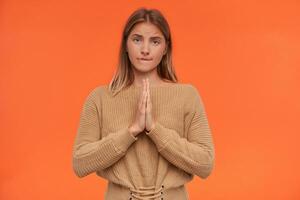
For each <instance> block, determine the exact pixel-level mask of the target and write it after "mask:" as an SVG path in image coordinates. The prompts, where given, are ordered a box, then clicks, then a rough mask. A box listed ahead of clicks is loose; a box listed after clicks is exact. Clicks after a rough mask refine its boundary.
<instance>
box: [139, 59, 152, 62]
mask: <svg viewBox="0 0 300 200" xmlns="http://www.w3.org/2000/svg"><path fill="white" fill-rule="evenodd" d="M139 60H140V61H141V62H150V61H152V60H142V59H139Z"/></svg>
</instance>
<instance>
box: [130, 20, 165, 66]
mask: <svg viewBox="0 0 300 200" xmlns="http://www.w3.org/2000/svg"><path fill="white" fill-rule="evenodd" d="M165 50H166V41H165V39H164V36H163V34H162V32H161V31H160V30H159V28H157V27H156V26H155V25H154V24H151V23H147V22H142V23H138V24H136V25H135V26H134V27H133V29H132V31H131V33H130V34H129V36H128V39H127V52H128V56H129V60H130V62H131V64H132V65H133V67H134V68H135V69H136V70H138V71H142V72H147V71H150V70H153V69H155V68H156V67H157V65H158V64H159V63H160V61H161V59H162V57H163V55H164V54H165V53H166V51H165ZM144 59H145V60H144Z"/></svg>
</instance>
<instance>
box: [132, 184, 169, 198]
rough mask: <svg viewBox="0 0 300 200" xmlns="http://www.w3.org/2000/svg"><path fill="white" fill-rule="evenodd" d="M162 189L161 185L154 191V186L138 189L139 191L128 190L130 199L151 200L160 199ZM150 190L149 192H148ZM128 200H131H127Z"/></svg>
mask: <svg viewBox="0 0 300 200" xmlns="http://www.w3.org/2000/svg"><path fill="white" fill-rule="evenodd" d="M163 188H164V185H162V186H161V187H160V188H159V189H155V186H149V187H139V189H137V190H136V189H134V188H130V194H131V196H132V197H134V198H135V199H138V200H150V199H153V198H161V199H163V198H162V196H163V191H162V190H163ZM149 190H150V191H149ZM129 199H130V200H131V199H133V198H129Z"/></svg>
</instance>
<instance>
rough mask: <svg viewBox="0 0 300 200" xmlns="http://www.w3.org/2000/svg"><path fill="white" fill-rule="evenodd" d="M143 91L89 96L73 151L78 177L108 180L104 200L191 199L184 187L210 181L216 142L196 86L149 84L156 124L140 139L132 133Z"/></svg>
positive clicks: (104, 89)
mask: <svg viewBox="0 0 300 200" xmlns="http://www.w3.org/2000/svg"><path fill="white" fill-rule="evenodd" d="M141 92H142V87H137V86H133V85H132V86H130V87H129V88H126V89H123V90H122V91H121V92H120V93H118V94H117V95H116V96H114V97H113V96H112V95H111V94H110V93H109V91H108V85H101V86H97V87H95V88H94V89H92V90H91V91H90V93H89V94H88V95H87V97H86V99H85V101H84V104H83V108H82V111H81V114H80V122H79V126H78V131H77V135H76V138H75V143H74V147H73V169H74V172H75V174H76V175H77V176H78V177H85V176H87V175H89V174H91V173H93V172H96V174H97V175H98V176H100V177H103V178H105V179H107V180H108V186H107V189H106V192H105V195H104V199H105V200H125V199H126V200H127V199H165V200H171V199H172V200H177V199H178V200H187V199H189V197H188V194H187V190H186V187H185V183H187V182H189V181H191V180H192V179H193V176H194V175H197V176H199V177H201V178H203V179H205V178H207V177H208V176H209V175H210V173H211V171H212V169H213V166H214V158H215V151H214V145H213V138H212V134H211V131H210V127H209V124H208V120H207V117H206V113H205V109H204V104H203V101H202V99H201V96H200V95H199V93H198V90H197V89H196V87H194V86H193V85H191V84H187V83H176V84H174V83H169V84H167V85H159V86H150V96H151V102H152V114H153V116H154V118H155V121H156V126H155V128H154V129H152V130H151V131H150V132H149V133H147V132H142V133H140V134H139V135H137V137H135V136H133V135H131V134H130V133H129V131H128V127H129V125H131V124H132V122H133V120H134V119H135V112H136V109H137V105H138V101H139V98H140V93H141Z"/></svg>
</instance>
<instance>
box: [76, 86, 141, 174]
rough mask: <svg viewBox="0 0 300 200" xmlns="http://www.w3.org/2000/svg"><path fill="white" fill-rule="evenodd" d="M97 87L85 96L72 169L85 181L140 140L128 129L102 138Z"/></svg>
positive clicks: (109, 164)
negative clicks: (85, 178)
mask: <svg viewBox="0 0 300 200" xmlns="http://www.w3.org/2000/svg"><path fill="white" fill-rule="evenodd" d="M100 91H101V90H100V89H99V88H96V89H94V90H92V92H90V94H89V95H88V96H87V97H86V99H85V102H84V105H83V108H82V110H81V113H80V120H79V126H78V129H77V135H76V138H75V143H74V146H73V159H72V161H73V170H74V172H75V174H76V175H77V176H78V177H80V178H82V177H84V176H87V175H88V174H90V173H92V172H96V171H98V170H103V169H105V168H107V167H109V166H111V165H112V164H114V163H115V162H117V161H118V160H119V159H120V158H121V157H122V156H124V155H125V154H126V151H127V149H128V148H129V146H130V145H131V144H132V143H133V142H135V141H136V140H137V137H135V136H133V135H132V134H130V132H129V131H128V129H127V128H128V127H124V128H122V129H120V130H118V131H116V132H113V133H109V134H107V136H105V137H103V138H102V136H101V96H100V95H101V93H100Z"/></svg>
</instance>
